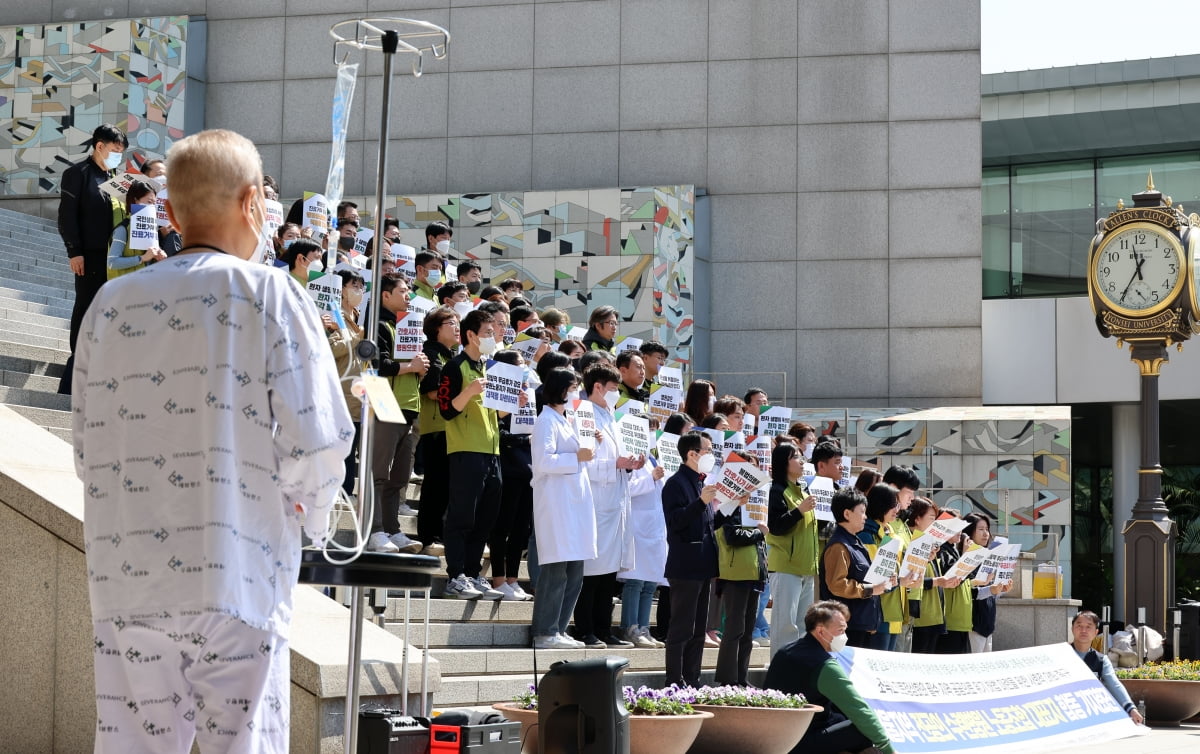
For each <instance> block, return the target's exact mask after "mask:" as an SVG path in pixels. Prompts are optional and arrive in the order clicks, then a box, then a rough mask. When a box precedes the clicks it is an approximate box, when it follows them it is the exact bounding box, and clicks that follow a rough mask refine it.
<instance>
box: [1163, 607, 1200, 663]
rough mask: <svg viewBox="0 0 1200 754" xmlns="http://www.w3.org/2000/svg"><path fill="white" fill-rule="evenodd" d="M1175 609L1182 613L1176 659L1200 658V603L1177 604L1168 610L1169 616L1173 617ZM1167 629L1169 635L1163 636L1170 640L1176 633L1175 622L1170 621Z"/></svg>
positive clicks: (1180, 615)
mask: <svg viewBox="0 0 1200 754" xmlns="http://www.w3.org/2000/svg"><path fill="white" fill-rule="evenodd" d="M1175 610H1178V611H1179V613H1180V614H1179V617H1180V626H1179V647H1178V648H1176V651H1175V659H1177V660H1200V603H1192V604H1185V605H1175V606H1174V607H1172V608H1171V609H1169V610H1167V617H1168V618H1171V619H1173V618H1174V614H1175V613H1174V611H1175ZM1167 630H1168V636H1165V637H1163V638H1164V639H1167V640H1170V639H1171V638H1172V636H1173V635H1174V630H1175V625H1174V623H1170V625H1169V626H1168V627H1167Z"/></svg>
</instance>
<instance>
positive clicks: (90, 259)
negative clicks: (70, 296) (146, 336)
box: [58, 249, 108, 395]
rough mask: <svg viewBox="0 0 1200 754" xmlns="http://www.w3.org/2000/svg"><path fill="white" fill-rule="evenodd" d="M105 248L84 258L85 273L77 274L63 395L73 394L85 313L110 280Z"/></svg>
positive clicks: (60, 382)
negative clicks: (69, 350)
mask: <svg viewBox="0 0 1200 754" xmlns="http://www.w3.org/2000/svg"><path fill="white" fill-rule="evenodd" d="M107 254H108V250H107V249H105V250H104V251H103V252H102V253H101V254H100V255H99V256H96V255H94V254H88V255H85V256H84V260H83V274H82V275H76V276H75V306H74V308H72V309H71V356H70V358H68V359H67V364H66V366H65V367H64V368H63V376H62V379H61V380H59V382H58V392H60V393H62V394H63V395H70V394H71V372H72V371H74V369H75V343H76V342H77V341H78V340H79V328H80V326H82V324H83V315H85V314H87V310H88V307H89V306H91V305H92V299H94V298H96V294H97V293H99V292H100V288H101V286H103V285H104V284H105V283H106V282H108V263H107V259H106V255H107Z"/></svg>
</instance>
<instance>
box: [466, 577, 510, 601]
mask: <svg viewBox="0 0 1200 754" xmlns="http://www.w3.org/2000/svg"><path fill="white" fill-rule="evenodd" d="M471 582H472V583H473V584H474V586H475V588H476V589H477V590H479V594H480V599H485V600H498V599H503V598H504V592H501V591H500V590H499V589H493V588H492V584H491V582H489V581H488V580H487V579H485V578H484V577H482V576H476V577H475V578H473V579H471Z"/></svg>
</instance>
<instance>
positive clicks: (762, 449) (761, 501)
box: [746, 435, 771, 521]
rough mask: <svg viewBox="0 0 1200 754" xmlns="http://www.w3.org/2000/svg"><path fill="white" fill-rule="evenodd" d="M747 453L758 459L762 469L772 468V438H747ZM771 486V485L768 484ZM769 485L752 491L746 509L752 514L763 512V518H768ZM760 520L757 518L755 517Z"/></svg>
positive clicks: (762, 436)
mask: <svg viewBox="0 0 1200 754" xmlns="http://www.w3.org/2000/svg"><path fill="white" fill-rule="evenodd" d="M746 453H748V454H749V455H752V456H754V457H755V458H756V459H758V467H759V468H760V469H770V468H771V438H770V437H767V436H766V435H753V436H750V437H747V438H746ZM768 487H769V485H768ZM768 487H760V488H759V489H757V490H755V491H754V492H751V493H750V503H749V504H748V505H747V506H746V510H748V511H750V515H751V516H755V515H757V513H758V512H759V511H761V512H762V520H763V521H766V520H767V504H768V498H769V492H768ZM755 520H756V521H757V520H758V519H757V518H756V519H755Z"/></svg>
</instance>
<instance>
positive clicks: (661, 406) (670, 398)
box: [646, 385, 683, 422]
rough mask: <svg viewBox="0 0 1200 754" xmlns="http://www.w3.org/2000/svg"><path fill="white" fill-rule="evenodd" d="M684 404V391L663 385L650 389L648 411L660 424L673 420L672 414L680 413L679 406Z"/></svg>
mask: <svg viewBox="0 0 1200 754" xmlns="http://www.w3.org/2000/svg"><path fill="white" fill-rule="evenodd" d="M682 402H683V392H682V391H680V390H676V389H675V388H669V387H664V386H662V385H653V386H651V388H650V403H649V405H648V406H647V407H646V410H647V411H648V412H649V413H650V416H653V417H654V418H656V419H658V420H659V421H660V422H665V421H666V420H667V419H669V418H671V414H673V413H676V412H677V411H679V404H680V403H682Z"/></svg>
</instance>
